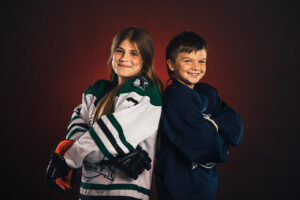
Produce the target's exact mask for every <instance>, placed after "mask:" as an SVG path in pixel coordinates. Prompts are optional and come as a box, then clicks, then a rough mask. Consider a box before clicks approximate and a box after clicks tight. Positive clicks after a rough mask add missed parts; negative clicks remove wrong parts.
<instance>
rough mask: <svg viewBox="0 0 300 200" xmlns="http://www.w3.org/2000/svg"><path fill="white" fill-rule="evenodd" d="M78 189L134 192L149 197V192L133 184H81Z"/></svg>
mask: <svg viewBox="0 0 300 200" xmlns="http://www.w3.org/2000/svg"><path fill="white" fill-rule="evenodd" d="M80 187H82V188H84V189H91V190H135V191H137V192H139V193H143V194H145V195H148V196H149V195H150V190H148V189H146V188H144V187H141V186H138V185H135V184H109V185H104V184H93V183H85V182H81V184H80Z"/></svg>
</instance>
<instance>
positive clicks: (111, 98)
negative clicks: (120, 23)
mask: <svg viewBox="0 0 300 200" xmlns="http://www.w3.org/2000/svg"><path fill="white" fill-rule="evenodd" d="M125 39H128V40H130V41H131V42H132V43H135V44H136V45H137V48H138V49H139V51H140V54H141V56H142V59H143V67H142V69H141V72H140V73H139V74H138V75H142V76H145V77H147V78H149V79H150V80H152V81H153V83H154V84H155V85H156V86H157V88H158V90H159V92H160V94H161V95H162V93H163V84H162V82H161V80H160V79H159V78H158V77H157V76H156V74H155V73H154V67H153V58H154V46H153V42H152V38H151V36H150V34H149V33H148V31H146V30H145V29H142V28H138V27H128V28H125V29H123V30H122V31H120V32H119V33H118V34H117V35H116V36H115V37H114V38H113V41H112V45H111V52H110V57H109V60H108V62H107V64H108V66H109V70H110V80H111V81H112V82H113V83H115V85H116V86H115V87H114V88H113V89H112V90H111V91H110V92H108V93H107V94H106V95H105V96H104V97H103V98H102V99H101V100H100V101H99V103H98V104H97V106H96V108H95V111H94V118H93V123H95V121H97V119H99V118H100V117H101V116H102V115H105V114H109V113H112V112H113V111H114V106H115V97H116V95H117V94H118V92H119V91H120V89H121V87H122V86H123V85H124V83H123V84H118V75H117V74H116V73H115V71H114V70H113V66H112V59H113V54H114V52H115V50H116V48H117V47H118V46H119V45H120V43H121V42H122V41H123V40H125Z"/></svg>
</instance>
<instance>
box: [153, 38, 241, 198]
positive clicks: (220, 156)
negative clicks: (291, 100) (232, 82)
mask: <svg viewBox="0 0 300 200" xmlns="http://www.w3.org/2000/svg"><path fill="white" fill-rule="evenodd" d="M207 50H208V48H207V44H206V42H205V40H204V39H203V38H202V37H200V36H199V35H197V34H195V33H194V32H183V33H181V34H179V35H177V36H176V37H174V38H173V39H172V40H171V41H170V43H169V44H168V46H167V50H166V58H167V69H168V73H169V76H170V77H171V79H172V80H173V82H172V84H170V85H169V86H168V87H167V88H166V91H165V93H164V102H163V112H162V119H161V128H160V130H161V131H160V132H161V134H162V142H161V147H160V150H159V152H158V155H157V164H156V168H155V173H156V185H157V194H158V199H159V200H171V199H172V200H213V199H215V195H216V191H217V184H218V176H217V170H216V165H215V162H225V161H226V160H227V153H228V150H229V145H234V146H237V145H239V144H241V142H242V134H243V125H242V122H241V119H240V117H239V115H238V114H237V113H236V112H235V111H234V110H233V109H231V108H230V107H228V106H227V105H226V104H225V103H224V102H223V101H222V100H221V99H220V97H219V96H218V94H217V91H216V89H215V88H213V87H212V86H210V85H208V84H205V83H200V82H199V80H200V79H201V78H202V77H203V76H204V74H205V72H206V58H207Z"/></svg>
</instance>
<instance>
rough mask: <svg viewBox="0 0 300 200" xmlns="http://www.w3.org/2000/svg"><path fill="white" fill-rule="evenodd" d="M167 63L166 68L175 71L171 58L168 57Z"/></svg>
mask: <svg viewBox="0 0 300 200" xmlns="http://www.w3.org/2000/svg"><path fill="white" fill-rule="evenodd" d="M167 65H168V68H169V69H170V70H171V71H175V68H174V63H173V62H172V60H170V59H168V60H167Z"/></svg>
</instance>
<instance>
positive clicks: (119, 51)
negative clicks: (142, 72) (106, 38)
mask: <svg viewBox="0 0 300 200" xmlns="http://www.w3.org/2000/svg"><path fill="white" fill-rule="evenodd" d="M115 52H116V53H123V50H122V49H116V50H115Z"/></svg>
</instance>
